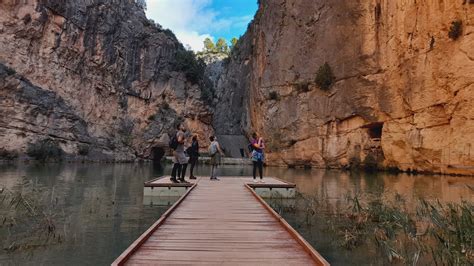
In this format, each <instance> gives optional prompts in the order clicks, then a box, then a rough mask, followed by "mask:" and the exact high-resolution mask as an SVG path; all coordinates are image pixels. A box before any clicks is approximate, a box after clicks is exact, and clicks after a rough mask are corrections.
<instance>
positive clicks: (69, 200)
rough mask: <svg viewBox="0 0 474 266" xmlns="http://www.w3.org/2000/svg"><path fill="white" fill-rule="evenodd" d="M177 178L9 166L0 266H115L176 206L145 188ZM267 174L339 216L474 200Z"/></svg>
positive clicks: (300, 174)
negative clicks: (345, 211)
mask: <svg viewBox="0 0 474 266" xmlns="http://www.w3.org/2000/svg"><path fill="white" fill-rule="evenodd" d="M169 172H170V166H169V165H166V166H165V167H158V166H154V165H152V164H48V165H34V164H29V165H25V164H22V165H1V166H0V189H3V192H2V193H1V194H0V203H1V204H0V247H1V248H2V249H1V250H0V264H1V265H18V264H21V265H65V264H67V265H109V264H110V263H111V262H112V261H113V260H114V259H115V258H116V257H117V256H118V255H119V254H121V252H122V251H123V250H124V249H126V248H127V247H128V246H129V245H130V244H131V243H132V242H133V241H134V240H135V239H136V238H137V237H138V236H139V235H140V234H141V233H142V232H144V231H145V230H146V229H147V228H148V227H149V226H150V225H151V224H153V222H154V221H156V220H157V219H158V218H159V217H160V215H161V214H163V213H164V212H165V211H166V210H167V208H168V207H169V206H150V205H147V204H143V182H144V181H147V180H150V179H152V178H155V177H158V176H161V175H163V174H164V173H169ZM196 174H197V175H207V174H209V168H208V167H207V166H201V167H199V168H198V169H197V170H196ZM220 174H221V175H231V176H237V175H239V176H241V175H250V174H251V169H250V167H249V166H226V167H222V168H221V169H220ZM265 175H268V176H276V177H279V178H282V179H285V180H288V181H291V182H294V183H296V185H297V188H298V190H299V191H300V192H301V193H303V194H307V195H312V194H316V193H321V192H324V193H325V195H326V197H327V199H329V201H331V206H334V209H337V208H340V207H344V204H346V201H345V197H346V196H347V195H348V194H353V193H370V194H373V195H376V196H379V197H385V196H388V195H393V194H394V193H397V194H400V195H402V196H403V197H405V198H406V200H407V202H408V203H410V202H411V201H415V200H416V199H417V198H418V197H420V196H423V197H425V198H432V199H439V200H441V201H448V202H459V201H460V200H462V199H464V200H469V201H473V200H474V194H473V188H474V179H473V178H470V177H443V176H425V175H419V176H411V175H407V174H386V173H377V174H367V173H351V172H345V171H326V170H303V169H281V168H266V169H265ZM15 195H16V196H18V195H22V197H24V199H25V201H26V202H27V204H26V205H31V206H30V207H25V206H23V203H18V204H17V203H16V202H15V201H14V202H13V206H12V204H11V201H12V199H14V197H15ZM2 198H3V200H2ZM17 198H18V197H17ZM170 204H172V202H170ZM285 219H287V220H288V222H289V223H290V224H292V225H293V226H294V227H295V229H297V230H298V231H299V232H300V233H301V234H302V235H303V236H304V237H305V238H306V239H307V240H308V241H309V242H310V243H311V244H312V245H313V246H314V247H315V248H316V249H317V250H318V251H319V252H321V253H322V254H323V255H324V256H325V257H327V258H328V259H329V261H330V262H332V263H333V264H345V263H347V262H355V261H360V262H368V261H371V258H370V257H367V256H368V255H369V253H364V252H363V251H362V252H360V253H361V254H360V255H359V256H360V258H358V260H351V259H350V256H351V254H353V253H345V255H344V252H343V251H340V250H337V249H334V247H333V246H332V245H330V242H331V238H332V237H333V236H332V235H331V234H329V233H327V232H324V230H322V229H321V226H320V225H318V224H314V225H312V226H310V227H308V226H303V223H302V213H294V214H288V215H286V216H285ZM321 223H324V221H321ZM51 225H53V227H54V230H51V231H52V232H50V233H49V235H48V232H49V231H48V230H50V228H51V227H48V226H51ZM8 249H9V250H8ZM340 254H342V255H340ZM375 264H377V263H375Z"/></svg>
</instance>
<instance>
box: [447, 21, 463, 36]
mask: <svg viewBox="0 0 474 266" xmlns="http://www.w3.org/2000/svg"><path fill="white" fill-rule="evenodd" d="M461 35H462V21H461V20H455V21H453V22H451V27H450V28H449V32H448V36H449V38H451V39H452V40H457V39H458V38H459V37H461Z"/></svg>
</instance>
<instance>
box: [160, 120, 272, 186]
mask: <svg viewBox="0 0 474 266" xmlns="http://www.w3.org/2000/svg"><path fill="white" fill-rule="evenodd" d="M176 129H177V132H176V134H174V135H173V136H172V137H171V139H170V143H169V146H170V148H171V149H172V150H173V158H172V160H173V169H172V170H171V178H170V180H171V181H172V182H174V183H189V182H188V181H186V179H185V176H186V169H187V168H188V164H191V168H190V169H189V179H196V176H195V175H194V167H195V166H196V163H197V162H198V159H199V142H198V136H197V135H193V136H192V142H191V145H189V146H188V147H186V145H187V138H188V137H187V136H186V134H185V133H186V128H185V127H184V125H183V124H178V126H177V128H176ZM209 141H210V145H209V149H208V151H209V156H210V158H211V159H210V165H211V174H210V179H211V180H213V181H219V178H218V177H217V167H218V165H219V164H220V162H221V156H222V157H223V156H224V152H223V150H222V148H221V146H220V145H219V142H217V137H216V136H211V137H209ZM264 150H265V142H264V141H263V138H261V137H258V136H257V134H256V133H253V134H252V140H251V141H250V144H249V153H250V158H251V160H252V163H253V181H254V182H261V183H264V181H263V162H264V161H265V153H264ZM257 171H258V174H259V176H260V180H259V181H257V177H256V176H257Z"/></svg>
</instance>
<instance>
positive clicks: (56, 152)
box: [26, 139, 64, 162]
mask: <svg viewBox="0 0 474 266" xmlns="http://www.w3.org/2000/svg"><path fill="white" fill-rule="evenodd" d="M26 153H27V154H28V156H30V157H31V158H33V159H35V160H39V161H43V162H44V161H48V160H61V158H62V156H63V154H64V151H63V150H62V149H61V147H59V144H58V143H57V142H56V141H54V140H51V139H45V140H41V141H37V142H35V143H30V144H28V147H27V150H26Z"/></svg>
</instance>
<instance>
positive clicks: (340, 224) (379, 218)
mask: <svg viewBox="0 0 474 266" xmlns="http://www.w3.org/2000/svg"><path fill="white" fill-rule="evenodd" d="M392 195H393V197H389V196H388V194H387V193H386V194H379V195H375V194H367V193H365V194H361V193H355V192H354V193H349V194H348V195H347V197H346V200H345V206H340V205H334V203H333V202H331V200H330V198H329V197H328V193H327V192H326V191H320V190H319V191H318V192H316V193H315V194H312V195H304V194H298V195H297V197H296V199H294V200H291V201H286V200H283V199H272V200H270V203H271V205H272V207H274V209H275V210H276V211H278V212H279V213H280V214H281V215H282V216H283V217H284V218H285V219H287V220H289V221H290V223H292V225H293V226H294V227H295V228H297V229H298V231H300V233H302V235H303V236H304V237H305V238H307V239H308V240H309V241H310V242H311V243H312V244H313V245H315V247H316V249H319V248H321V249H323V250H330V249H332V250H334V249H336V250H337V251H341V254H344V253H345V254H346V255H347V257H350V258H354V259H355V258H358V260H360V261H359V263H373V262H374V261H373V259H374V257H377V258H382V260H383V261H381V263H396V264H405V265H416V264H429V263H436V264H437V265H472V264H473V263H474V215H473V213H474V204H473V203H472V202H466V201H462V202H460V203H441V202H439V201H426V200H423V199H419V200H417V202H416V204H412V203H408V204H407V201H406V200H405V199H404V198H403V196H401V195H400V194H396V193H394V194H392ZM325 238H327V239H332V241H326V242H325V241H324V239H325ZM318 246H319V248H318ZM332 252H334V251H332ZM323 255H325V254H324V253H323ZM333 259H335V260H336V261H334V262H338V263H341V261H339V259H341V258H337V257H336V258H333ZM353 262H354V261H353Z"/></svg>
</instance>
